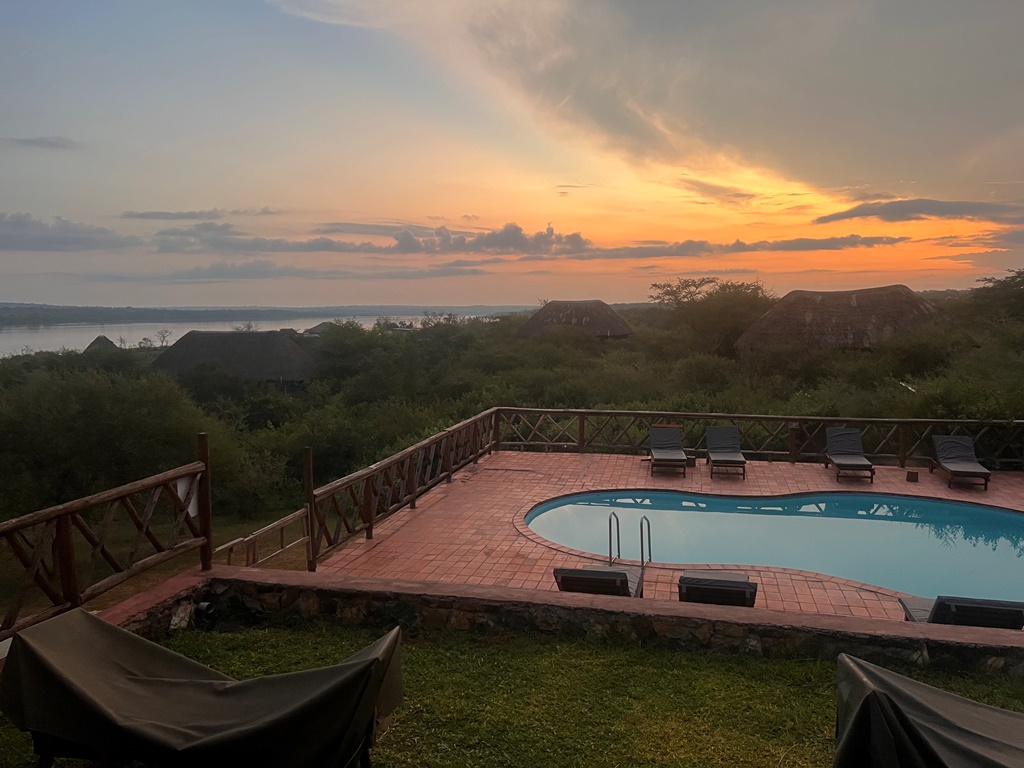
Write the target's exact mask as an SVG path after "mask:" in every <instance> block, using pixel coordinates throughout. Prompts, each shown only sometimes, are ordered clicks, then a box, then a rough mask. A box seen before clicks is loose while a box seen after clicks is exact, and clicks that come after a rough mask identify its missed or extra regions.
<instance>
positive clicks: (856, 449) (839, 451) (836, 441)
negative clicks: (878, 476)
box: [825, 427, 875, 483]
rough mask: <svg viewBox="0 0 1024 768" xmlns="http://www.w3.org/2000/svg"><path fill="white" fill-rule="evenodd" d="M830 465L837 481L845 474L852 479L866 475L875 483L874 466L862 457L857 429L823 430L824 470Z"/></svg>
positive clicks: (862, 446) (833, 428) (835, 428)
mask: <svg viewBox="0 0 1024 768" xmlns="http://www.w3.org/2000/svg"><path fill="white" fill-rule="evenodd" d="M829 464H832V465H833V466H834V467H835V468H836V480H837V481H838V480H839V478H840V477H841V476H842V474H843V473H844V472H845V473H847V474H848V475H852V476H854V477H856V476H858V475H863V474H864V473H867V476H868V478H869V479H870V480H871V482H872V483H873V482H875V465H874V464H872V463H871V462H870V461H869V460H868V458H867V457H866V456H865V455H864V443H863V440H862V439H861V434H860V430H859V429H853V428H852V427H828V428H827V429H826V430H825V468H826V469H827V468H828V465H829Z"/></svg>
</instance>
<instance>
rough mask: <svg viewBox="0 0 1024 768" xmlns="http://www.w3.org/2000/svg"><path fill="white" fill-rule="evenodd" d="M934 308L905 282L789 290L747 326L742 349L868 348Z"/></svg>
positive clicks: (925, 316) (924, 317) (930, 313)
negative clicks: (819, 289) (846, 289)
mask: <svg viewBox="0 0 1024 768" xmlns="http://www.w3.org/2000/svg"><path fill="white" fill-rule="evenodd" d="M935 314H936V310H935V307H933V306H932V305H931V303H930V302H928V301H925V300H924V299H922V298H921V297H920V296H918V295H917V294H916V293H914V292H913V291H912V290H910V289H909V288H907V286H905V285H886V286H884V287H881V288H864V289H861V290H856V291H791V292H790V293H787V294H786V295H785V296H783V297H782V298H781V299H779V302H778V303H777V304H776V305H775V306H774V307H772V308H771V309H770V310H768V311H767V312H765V313H764V314H763V315H761V317H759V318H758V319H757V320H755V321H754V323H753V324H752V325H751V326H750V327H749V328H747V330H746V331H745V332H744V333H743V335H742V336H740V338H739V339H738V340H737V342H736V348H737V349H738V350H739V351H740V352H749V351H750V350H752V349H756V348H758V347H763V346H791V345H797V344H799V345H806V346H809V347H818V348H822V347H824V348H829V349H872V348H873V347H875V346H877V345H878V344H880V343H881V342H883V341H885V340H886V339H888V338H890V337H891V336H894V335H896V334H898V333H902V332H905V331H908V330H911V329H912V328H915V327H917V326H919V325H921V324H922V323H926V322H928V321H929V320H931V319H932V318H933V317H935Z"/></svg>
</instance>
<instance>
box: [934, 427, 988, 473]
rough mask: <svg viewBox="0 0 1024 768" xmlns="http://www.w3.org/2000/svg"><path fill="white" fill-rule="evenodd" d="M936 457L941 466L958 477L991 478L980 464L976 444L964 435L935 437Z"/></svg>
mask: <svg viewBox="0 0 1024 768" xmlns="http://www.w3.org/2000/svg"><path fill="white" fill-rule="evenodd" d="M933 440H934V442H935V455H936V457H937V458H938V460H939V466H941V467H942V468H943V469H944V470H946V471H947V472H949V473H950V474H951V475H955V476H957V477H990V476H991V474H992V473H991V472H989V471H988V470H987V469H985V467H983V466H982V465H981V464H979V463H978V457H977V456H976V455H975V453H974V443H972V442H971V439H970V438H969V437H963V436H962V435H934V436H933Z"/></svg>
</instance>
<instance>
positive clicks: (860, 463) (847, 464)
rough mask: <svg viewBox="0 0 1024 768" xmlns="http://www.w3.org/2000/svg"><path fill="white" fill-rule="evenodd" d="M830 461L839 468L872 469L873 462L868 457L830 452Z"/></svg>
mask: <svg viewBox="0 0 1024 768" xmlns="http://www.w3.org/2000/svg"><path fill="white" fill-rule="evenodd" d="M828 458H829V461H831V462H832V463H833V464H835V465H836V467H838V468H839V469H850V470H853V469H863V470H867V469H871V468H872V467H873V466H874V464H872V463H871V462H870V461H869V460H868V459H866V458H865V457H863V456H851V455H847V454H834V453H830V454H828Z"/></svg>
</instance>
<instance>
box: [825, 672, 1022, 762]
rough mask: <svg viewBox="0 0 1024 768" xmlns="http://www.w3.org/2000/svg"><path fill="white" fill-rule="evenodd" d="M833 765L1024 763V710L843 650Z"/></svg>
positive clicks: (838, 685)
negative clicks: (945, 687)
mask: <svg viewBox="0 0 1024 768" xmlns="http://www.w3.org/2000/svg"><path fill="white" fill-rule="evenodd" d="M837 671H838V675H837V676H838V680H837V683H838V684H837V686H836V688H837V696H836V699H837V701H836V752H835V757H834V759H833V762H832V766H833V768H903V767H904V766H907V767H909V766H913V767H914V768H954V766H955V767H956V768H960V767H961V766H992V767H993V768H995V766H1018V765H1024V714H1021V713H1019V712H1010V711H1008V710H1005V709H998V708H996V707H992V706H989V705H987V704H981V703H979V702H976V701H971V700H970V699H965V698H963V697H962V696H957V695H956V694H953V693H948V692H946V691H943V690H939V689H938V688H933V687H932V686H930V685H926V684H924V683H919V682H917V681H916V680H912V679H911V678H909V677H904V676H903V675H898V674H896V673H895V672H890V671H889V670H887V669H884V668H882V667H877V666H875V665H874V664H869V663H868V662H866V661H862V660H860V659H857V658H854V657H853V656H847V655H846V654H845V653H841V654H839V659H838V670H837Z"/></svg>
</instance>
